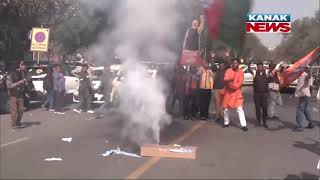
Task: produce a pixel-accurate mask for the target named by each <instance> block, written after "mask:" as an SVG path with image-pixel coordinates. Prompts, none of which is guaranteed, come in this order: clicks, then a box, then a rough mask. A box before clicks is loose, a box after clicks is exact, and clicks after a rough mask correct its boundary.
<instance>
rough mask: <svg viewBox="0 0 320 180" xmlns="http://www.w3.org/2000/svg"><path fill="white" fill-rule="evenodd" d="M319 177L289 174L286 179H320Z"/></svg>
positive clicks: (307, 174) (306, 174)
mask: <svg viewBox="0 0 320 180" xmlns="http://www.w3.org/2000/svg"><path fill="white" fill-rule="evenodd" d="M318 178H319V175H315V174H310V173H307V172H302V173H301V175H295V174H289V175H288V176H287V177H285V178H284V179H318Z"/></svg>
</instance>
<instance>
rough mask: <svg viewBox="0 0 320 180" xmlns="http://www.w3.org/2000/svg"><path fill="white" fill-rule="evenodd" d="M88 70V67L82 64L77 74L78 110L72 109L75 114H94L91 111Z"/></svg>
mask: <svg viewBox="0 0 320 180" xmlns="http://www.w3.org/2000/svg"><path fill="white" fill-rule="evenodd" d="M88 68H89V66H88V65H87V64H84V65H83V66H82V70H81V72H80V73H79V80H80V84H79V107H78V109H74V111H75V112H77V113H81V112H87V113H94V111H92V110H91V81H90V79H89V73H88Z"/></svg>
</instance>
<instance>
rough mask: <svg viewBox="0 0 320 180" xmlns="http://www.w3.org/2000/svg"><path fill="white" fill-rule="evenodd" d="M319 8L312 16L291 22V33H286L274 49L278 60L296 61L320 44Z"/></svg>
mask: <svg viewBox="0 0 320 180" xmlns="http://www.w3.org/2000/svg"><path fill="white" fill-rule="evenodd" d="M319 18H320V16H319V10H318V11H317V12H316V16H315V17H312V18H309V17H307V18H303V19H298V20H296V21H294V22H292V24H291V33H290V34H284V35H283V40H282V42H281V43H280V45H279V46H278V47H277V48H276V49H275V50H274V57H275V59H276V60H277V61H286V62H291V63H293V62H295V61H296V60H299V59H300V58H302V57H303V56H305V55H306V54H307V53H308V52H310V51H311V50H312V49H314V48H316V47H317V46H319V45H320V21H319V20H320V19H319Z"/></svg>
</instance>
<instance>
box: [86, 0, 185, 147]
mask: <svg viewBox="0 0 320 180" xmlns="http://www.w3.org/2000/svg"><path fill="white" fill-rule="evenodd" d="M176 3H177V2H176V0H126V1H124V4H122V6H121V8H118V9H119V11H120V12H117V13H116V14H117V18H116V19H117V21H118V22H117V25H116V27H114V29H113V30H112V31H111V32H110V31H108V32H104V33H102V34H101V35H100V38H99V39H100V42H98V43H96V44H94V45H93V46H91V47H90V51H91V53H93V55H94V56H95V57H98V58H99V59H100V61H106V60H107V58H106V57H108V56H109V57H110V55H109V54H108V53H110V50H111V49H112V50H113V49H114V51H115V53H116V54H117V55H120V56H121V57H124V58H123V59H122V61H123V66H124V68H123V69H125V77H126V79H125V80H124V82H123V84H122V86H121V88H120V93H119V94H120V95H119V96H120V107H119V111H120V113H121V114H122V115H125V117H126V120H125V123H124V127H123V129H122V135H123V137H125V138H129V139H130V140H131V141H133V142H135V143H137V144H144V143H159V142H160V129H161V128H162V127H163V126H164V125H166V124H170V122H171V118H170V116H169V115H167V113H166V107H165V104H166V103H165V99H166V96H165V94H164V92H163V89H164V88H165V87H164V86H165V83H163V82H162V80H161V79H159V78H157V79H152V78H151V77H150V75H148V73H147V67H146V66H145V65H143V64H141V63H140V61H152V62H171V63H174V61H175V60H176V59H177V57H176V54H177V53H176V52H173V51H174V50H172V49H171V48H170V45H172V44H173V43H176V41H177V24H178V19H179V17H178V15H177V14H176V10H175V7H176ZM114 42H117V43H114ZM181 46H182V44H181Z"/></svg>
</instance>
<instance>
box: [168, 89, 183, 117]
mask: <svg viewBox="0 0 320 180" xmlns="http://www.w3.org/2000/svg"><path fill="white" fill-rule="evenodd" d="M184 99H185V96H184V95H183V94H181V93H175V94H173V99H172V101H171V106H170V111H171V114H172V115H174V116H177V117H179V116H181V115H183V114H184V112H183V102H184ZM176 101H178V112H176V111H175V104H176Z"/></svg>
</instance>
